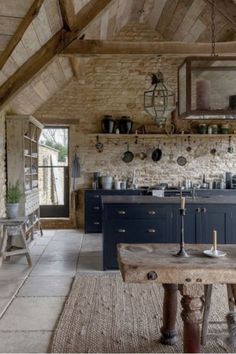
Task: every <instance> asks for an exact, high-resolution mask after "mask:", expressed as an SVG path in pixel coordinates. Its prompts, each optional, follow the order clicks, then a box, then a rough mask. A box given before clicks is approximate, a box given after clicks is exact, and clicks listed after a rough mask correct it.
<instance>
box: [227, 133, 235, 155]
mask: <svg viewBox="0 0 236 354" xmlns="http://www.w3.org/2000/svg"><path fill="white" fill-rule="evenodd" d="M227 152H229V153H230V154H232V153H233V152H234V148H233V146H232V145H231V136H229V146H228V149H227Z"/></svg>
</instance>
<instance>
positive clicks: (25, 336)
mask: <svg viewBox="0 0 236 354" xmlns="http://www.w3.org/2000/svg"><path fill="white" fill-rule="evenodd" d="M52 335H53V332H52V331H27V332H26V331H20V332H8V331H7V332H0V353H48V352H49V347H50V341H51V337H52Z"/></svg>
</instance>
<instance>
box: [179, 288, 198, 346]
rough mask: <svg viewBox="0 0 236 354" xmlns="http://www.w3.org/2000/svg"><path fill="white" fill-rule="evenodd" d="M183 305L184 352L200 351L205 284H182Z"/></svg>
mask: <svg viewBox="0 0 236 354" xmlns="http://www.w3.org/2000/svg"><path fill="white" fill-rule="evenodd" d="M180 292H181V294H182V300H181V304H182V307H183V310H182V313H181V317H182V320H183V322H184V331H183V332H184V333H183V349H184V353H200V323H201V322H202V306H203V301H202V296H203V293H204V289H203V286H201V285H189V286H185V285H182V286H180Z"/></svg>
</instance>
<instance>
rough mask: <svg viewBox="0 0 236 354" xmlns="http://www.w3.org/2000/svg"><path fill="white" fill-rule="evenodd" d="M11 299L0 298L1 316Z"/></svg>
mask: <svg viewBox="0 0 236 354" xmlns="http://www.w3.org/2000/svg"><path fill="white" fill-rule="evenodd" d="M10 301H11V298H10V297H8V298H7V297H6V298H0V317H1V316H2V314H3V312H4V311H5V309H6V308H7V306H8V304H9V302H10Z"/></svg>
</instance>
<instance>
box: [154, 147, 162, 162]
mask: <svg viewBox="0 0 236 354" xmlns="http://www.w3.org/2000/svg"><path fill="white" fill-rule="evenodd" d="M161 157H162V151H161V149H159V147H158V148H156V149H155V150H154V151H153V152H152V160H153V161H154V162H157V161H159V160H160V159H161Z"/></svg>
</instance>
